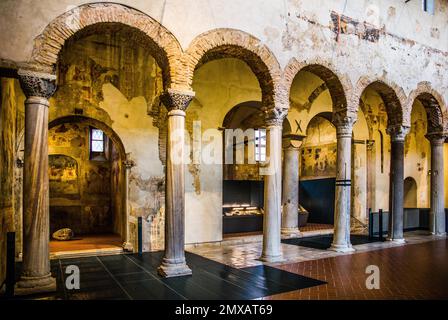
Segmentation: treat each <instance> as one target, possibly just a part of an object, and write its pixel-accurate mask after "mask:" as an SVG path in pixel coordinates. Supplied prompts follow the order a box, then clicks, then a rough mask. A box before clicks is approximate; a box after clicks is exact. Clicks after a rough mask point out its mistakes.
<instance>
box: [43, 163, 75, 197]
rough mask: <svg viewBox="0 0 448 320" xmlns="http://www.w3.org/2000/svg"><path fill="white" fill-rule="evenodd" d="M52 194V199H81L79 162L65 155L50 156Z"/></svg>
mask: <svg viewBox="0 0 448 320" xmlns="http://www.w3.org/2000/svg"><path fill="white" fill-rule="evenodd" d="M48 165H49V172H48V176H49V179H50V194H51V195H52V197H58V196H61V197H68V196H75V197H74V198H75V199H76V198H79V196H80V193H79V174H78V162H77V161H76V160H75V159H73V158H72V157H69V156H65V155H50V156H49V159H48Z"/></svg>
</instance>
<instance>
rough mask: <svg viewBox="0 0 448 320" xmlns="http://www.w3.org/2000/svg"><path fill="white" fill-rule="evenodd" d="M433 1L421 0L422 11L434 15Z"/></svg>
mask: <svg viewBox="0 0 448 320" xmlns="http://www.w3.org/2000/svg"><path fill="white" fill-rule="evenodd" d="M434 2H435V0H422V5H423V11H425V12H427V13H429V14H432V15H434V8H435V3H434Z"/></svg>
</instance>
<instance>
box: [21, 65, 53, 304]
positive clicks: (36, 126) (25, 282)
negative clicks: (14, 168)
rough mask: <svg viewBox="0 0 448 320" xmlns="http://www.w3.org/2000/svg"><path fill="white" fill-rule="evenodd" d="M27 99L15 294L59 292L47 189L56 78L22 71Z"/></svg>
mask: <svg viewBox="0 0 448 320" xmlns="http://www.w3.org/2000/svg"><path fill="white" fill-rule="evenodd" d="M18 74H19V79H20V84H21V87H22V90H23V92H24V93H25V95H26V100H25V153H24V168H23V264H22V273H21V276H20V280H19V282H17V284H16V290H15V292H16V294H17V295H24V294H32V293H39V292H50V291H55V290H56V280H55V279H54V278H53V277H52V276H51V272H50V253H49V239H50V214H49V189H48V185H49V182H48V107H49V105H50V104H49V102H48V99H49V98H50V97H51V96H52V95H53V93H54V91H55V90H56V84H55V80H56V77H55V76H53V75H49V74H41V73H37V72H33V71H28V70H19V71H18Z"/></svg>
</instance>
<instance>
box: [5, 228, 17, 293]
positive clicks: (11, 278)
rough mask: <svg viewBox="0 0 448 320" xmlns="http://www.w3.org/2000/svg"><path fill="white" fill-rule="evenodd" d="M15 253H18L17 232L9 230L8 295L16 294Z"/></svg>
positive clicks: (7, 260)
mask: <svg viewBox="0 0 448 320" xmlns="http://www.w3.org/2000/svg"><path fill="white" fill-rule="evenodd" d="M15 255H16V233H15V232H8V233H7V235H6V281H5V285H6V291H5V294H6V296H7V297H13V296H14V285H15V282H16V279H15V278H16V269H15Z"/></svg>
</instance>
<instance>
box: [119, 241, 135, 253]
mask: <svg viewBox="0 0 448 320" xmlns="http://www.w3.org/2000/svg"><path fill="white" fill-rule="evenodd" d="M122 247H123V250H124V251H127V252H133V251H134V246H133V245H132V243H130V242H124V243H123V245H122Z"/></svg>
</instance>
